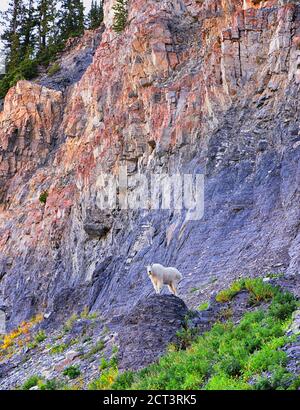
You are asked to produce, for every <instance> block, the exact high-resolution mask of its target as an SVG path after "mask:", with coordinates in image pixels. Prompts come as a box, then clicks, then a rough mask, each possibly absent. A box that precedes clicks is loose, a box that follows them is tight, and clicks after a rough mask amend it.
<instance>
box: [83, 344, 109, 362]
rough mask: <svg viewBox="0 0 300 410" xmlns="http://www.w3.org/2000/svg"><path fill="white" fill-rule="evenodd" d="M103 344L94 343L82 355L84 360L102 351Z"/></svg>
mask: <svg viewBox="0 0 300 410" xmlns="http://www.w3.org/2000/svg"><path fill="white" fill-rule="evenodd" d="M104 346H105V343H104V341H103V340H98V342H97V343H95V344H94V345H93V346H92V347H91V349H90V350H89V351H88V352H87V353H86V354H85V355H84V358H85V359H88V358H90V357H92V356H94V355H95V354H97V353H98V352H101V350H103V349H104Z"/></svg>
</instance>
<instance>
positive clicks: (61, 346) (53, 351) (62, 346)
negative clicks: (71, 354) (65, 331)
mask: <svg viewBox="0 0 300 410" xmlns="http://www.w3.org/2000/svg"><path fill="white" fill-rule="evenodd" d="M68 347H69V345H67V344H66V343H61V344H57V345H54V346H52V347H50V354H57V353H62V352H64V351H65V350H66V349H67V348H68Z"/></svg>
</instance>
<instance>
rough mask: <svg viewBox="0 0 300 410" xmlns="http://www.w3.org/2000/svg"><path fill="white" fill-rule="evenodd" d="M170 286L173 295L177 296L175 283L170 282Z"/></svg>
mask: <svg viewBox="0 0 300 410" xmlns="http://www.w3.org/2000/svg"><path fill="white" fill-rule="evenodd" d="M170 286H171V289H172V291H173V293H174V295H175V296H177V289H176V283H173V282H172V283H171V285H170Z"/></svg>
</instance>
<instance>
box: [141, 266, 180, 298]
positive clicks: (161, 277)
mask: <svg viewBox="0 0 300 410" xmlns="http://www.w3.org/2000/svg"><path fill="white" fill-rule="evenodd" d="M147 273H148V275H149V277H150V279H151V282H152V285H153V287H154V289H155V292H156V293H160V292H161V289H162V287H163V285H167V286H168V288H169V290H170V291H171V292H173V293H174V295H176V296H177V285H178V282H179V281H180V280H181V279H182V274H181V273H180V272H179V270H178V269H176V268H171V267H169V268H165V267H164V266H163V265H160V264H159V263H153V264H152V265H149V266H147Z"/></svg>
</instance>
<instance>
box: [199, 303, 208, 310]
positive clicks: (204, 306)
mask: <svg viewBox="0 0 300 410" xmlns="http://www.w3.org/2000/svg"><path fill="white" fill-rule="evenodd" d="M208 308H209V303H208V302H204V303H202V304H201V305H200V306H198V308H197V309H198V310H200V312H202V311H203V310H207V309H208Z"/></svg>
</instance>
